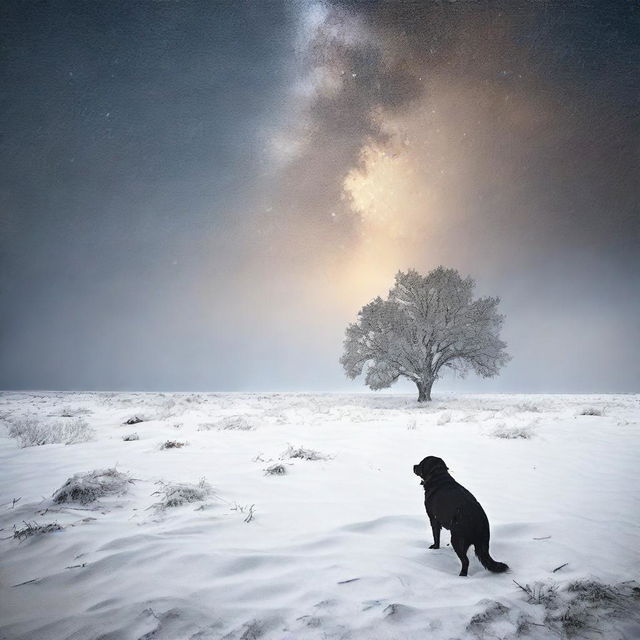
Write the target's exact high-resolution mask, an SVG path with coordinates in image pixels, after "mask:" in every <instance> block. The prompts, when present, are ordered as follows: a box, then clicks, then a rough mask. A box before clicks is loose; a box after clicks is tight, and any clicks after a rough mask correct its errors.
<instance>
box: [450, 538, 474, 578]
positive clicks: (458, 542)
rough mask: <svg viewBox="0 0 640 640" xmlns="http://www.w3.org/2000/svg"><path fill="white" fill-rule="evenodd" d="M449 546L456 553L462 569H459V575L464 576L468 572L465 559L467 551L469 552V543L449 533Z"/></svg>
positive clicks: (467, 561) (467, 563) (467, 559)
mask: <svg viewBox="0 0 640 640" xmlns="http://www.w3.org/2000/svg"><path fill="white" fill-rule="evenodd" d="M451 546H452V547H453V550H454V551H455V552H456V554H457V556H458V558H460V562H461V563H462V569H460V575H461V576H466V575H467V571H468V570H469V558H467V551H468V550H469V547H470V543H468V542H467V541H466V540H465V539H464V538H463V537H462V536H460V535H459V534H455V533H453V532H452V533H451Z"/></svg>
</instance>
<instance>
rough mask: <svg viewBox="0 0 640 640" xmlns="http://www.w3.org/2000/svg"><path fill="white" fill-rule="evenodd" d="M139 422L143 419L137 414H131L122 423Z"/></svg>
mask: <svg viewBox="0 0 640 640" xmlns="http://www.w3.org/2000/svg"><path fill="white" fill-rule="evenodd" d="M140 422H144V420H143V419H142V418H139V417H138V416H133V417H132V418H129V419H128V420H125V421H124V422H123V423H122V424H139V423H140Z"/></svg>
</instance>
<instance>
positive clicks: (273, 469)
mask: <svg viewBox="0 0 640 640" xmlns="http://www.w3.org/2000/svg"><path fill="white" fill-rule="evenodd" d="M264 473H265V475H267V476H283V475H285V474H286V473H287V468H286V467H285V466H284V465H283V464H272V465H271V466H270V467H267V468H266V469H265V470H264Z"/></svg>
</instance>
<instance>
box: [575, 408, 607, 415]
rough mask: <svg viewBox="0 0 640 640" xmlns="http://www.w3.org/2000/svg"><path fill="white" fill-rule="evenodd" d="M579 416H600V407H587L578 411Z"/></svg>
mask: <svg viewBox="0 0 640 640" xmlns="http://www.w3.org/2000/svg"><path fill="white" fill-rule="evenodd" d="M580 415H581V416H602V409H596V408H595V407H587V408H586V409H583V410H582V411H581V412H580Z"/></svg>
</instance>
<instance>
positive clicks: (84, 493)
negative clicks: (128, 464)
mask: <svg viewBox="0 0 640 640" xmlns="http://www.w3.org/2000/svg"><path fill="white" fill-rule="evenodd" d="M132 482H133V480H132V479H131V478H130V477H129V476H128V475H127V474H126V473H120V472H119V471H116V469H96V470H94V471H89V472H87V473H76V474H75V475H74V476H71V478H69V479H68V480H67V481H66V482H65V483H64V484H63V485H62V486H61V487H60V488H59V489H58V490H57V491H56V492H55V493H54V494H53V501H54V502H55V503H57V504H62V503H65V502H79V503H80V504H90V503H91V502H94V501H95V500H98V499H99V498H103V497H104V496H109V495H116V494H118V495H121V494H123V493H126V491H127V489H128V488H129V484H130V483H132Z"/></svg>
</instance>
